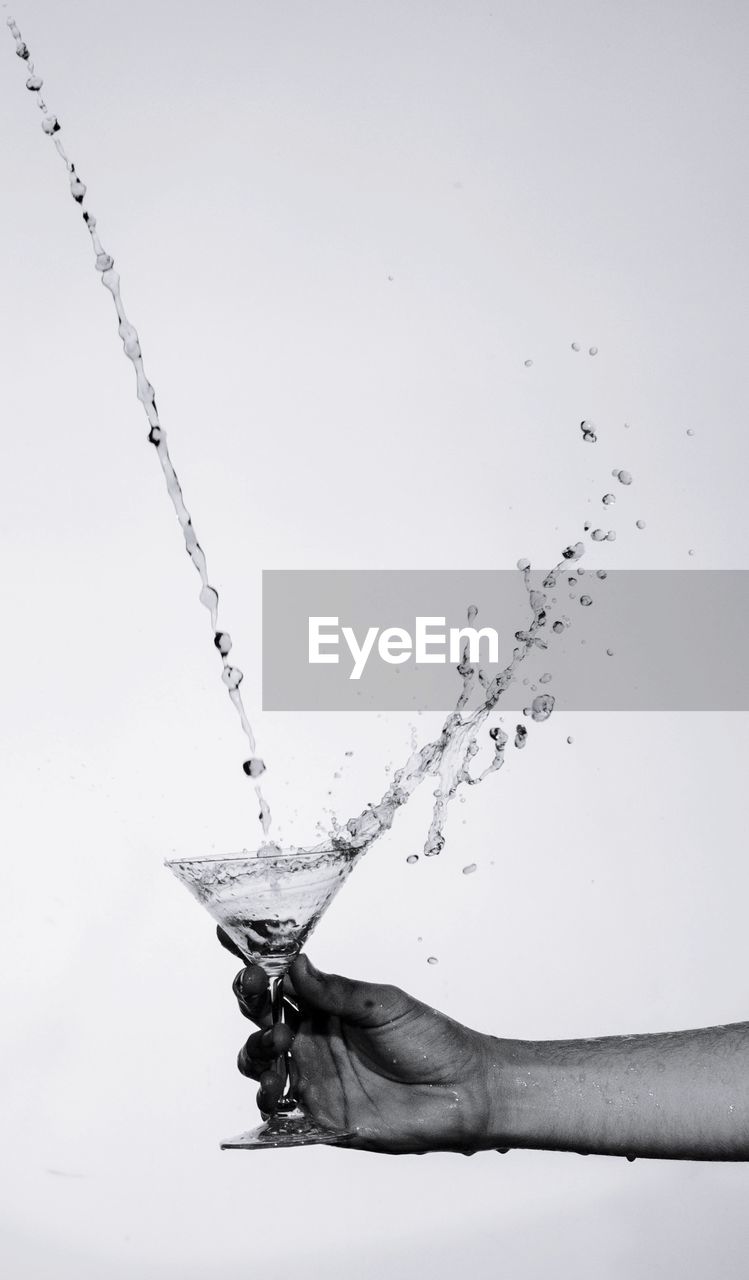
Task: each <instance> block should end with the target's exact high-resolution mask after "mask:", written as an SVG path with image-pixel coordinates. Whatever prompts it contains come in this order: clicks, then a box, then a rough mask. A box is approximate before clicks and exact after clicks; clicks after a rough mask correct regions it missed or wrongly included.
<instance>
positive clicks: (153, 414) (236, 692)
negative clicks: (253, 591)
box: [7, 18, 271, 835]
mask: <svg viewBox="0 0 749 1280" xmlns="http://www.w3.org/2000/svg"><path fill="white" fill-rule="evenodd" d="M7 25H8V28H9V30H10V34H11V35H12V37H13V39H14V40H15V42H16V54H17V56H18V57H19V58H21V59H22V61H24V62H25V63H26V70H27V72H28V78H27V80H26V88H27V89H28V90H29V91H30V92H31V93H33V94H34V96H35V98H36V104H37V106H38V108H39V110H40V111H41V112H42V129H43V131H44V133H46V134H47V135H48V136H49V137H51V138H52V141H53V142H54V145H55V149H56V150H57V153H58V155H59V156H60V159H61V160H62V161H63V163H64V165H65V168H66V169H67V172H68V175H69V181H70V194H71V195H72V197H73V199H74V200H75V202H76V204H77V205H79V206H81V211H82V214H83V220H84V222H85V224H86V227H87V229H88V232H89V235H90V236H91V243H92V245H93V249H94V255H95V266H96V270H97V271H99V272H100V273H101V282H102V284H103V285H104V288H105V289H107V290H108V291H109V293H110V294H111V296H112V301H113V302H114V306H115V310H116V312H117V319H118V322H119V329H118V331H119V335H120V338H121V340H122V346H123V350H124V352H125V355H126V356H127V358H128V360H129V361H130V363H131V364H132V366H133V369H134V370H135V379H136V393H137V396H138V399H139V400H140V402H141V404H142V406H143V409H144V412H145V414H146V418H147V419H148V426H149V431H148V440H149V441H150V443H151V444H152V445H153V446H154V448H155V450H156V455H157V457H158V460H159V463H160V464H161V470H162V472H163V473H164V479H165V481H166V487H167V492H168V494H169V497H170V498H171V500H172V505H173V507H174V510H175V513H176V515H177V519H178V521H179V524H180V528H181V529H182V536H183V538H184V540H185V550H186V551H187V554H188V556H189V557H190V560H191V561H192V563H193V564H194V566H195V568H196V570H197V572H198V574H199V576H200V597H199V598H200V603H201V604H202V605H203V606H204V608H205V609H207V611H208V614H209V616H210V621H211V630H212V632H213V639H214V644H215V647H216V649H217V650H218V653H219V656H220V658H221V662H222V667H223V669H222V672H221V678H222V680H223V682H224V684H225V686H226V689H227V692H228V694H229V698H230V699H231V701H232V703H233V705H234V707H235V709H236V712H237V715H238V716H239V721H240V724H241V726H242V730H243V732H244V735H245V738H246V740H247V748H248V752H249V756H248V759H247V760H246V761H245V762H244V765H243V769H244V772H245V774H246V775H247V776H248V777H249V778H250V779H251V781H252V783H253V786H254V789H255V795H256V797H257V802H258V806H259V813H258V817H259V819H260V823H261V825H262V828H263V832H264V834H265V835H267V834H268V830H269V828H270V817H271V815H270V809H269V808H268V805H267V803H266V801H265V798H264V796H263V792H262V788H261V786H260V782H259V781H258V779H259V778H260V776H261V774H262V773H264V772H265V765H264V763H263V761H262V760H261V759H260V758H259V757H258V756H257V755H256V746H255V735H254V733H253V731H252V726H251V724H250V721H249V719H248V717H247V713H246V711H245V708H244V703H243V702H242V695H241V693H240V689H239V686H240V685H241V683H242V679H243V675H242V672H241V670H240V669H239V667H234V666H232V665H231V663H230V662H229V652H230V650H231V647H232V642H231V637H230V635H229V634H228V632H226V631H223V630H222V629H220V628H219V622H218V592H217V591H216V588H215V587H213V586H211V583H210V580H209V577H208V566H207V563H206V558H205V553H204V551H203V548H202V547H201V545H200V543H199V541H198V537H197V534H196V532H195V527H194V525H193V521H192V517H191V515H190V513H189V511H188V509H187V507H186V505H185V501H184V497H183V494H182V486H181V485H180V482H179V479H178V476H177V472H176V471H175V469H174V466H173V464H172V460H171V457H170V456H169V449H168V448H167V443H166V431H165V430H164V428H163V426H162V424H161V420H160V418H159V414H158V411H157V409H156V394H155V392H154V389H153V387H152V385H151V383H150V382H149V381H148V378H147V377H146V373H145V369H144V367H143V356H142V354H141V348H140V342H139V339H138V333H137V330H136V329H135V327H134V326H133V325H132V324H131V323H130V321H129V320H128V318H127V315H126V313H125V307H124V304H123V302H122V294H121V292H120V277H119V275H118V273H117V272H116V271H115V270H114V259H113V258H112V257H111V255H110V254H108V253H107V252H106V250H105V248H104V246H103V244H102V243H101V240H100V239H99V235H98V232H97V229H96V218H95V217H94V216H93V214H91V213H89V212H88V211H87V210H85V209H83V208H82V205H83V200H84V197H85V195H86V186H85V183H84V182H82V181H81V179H80V177H79V176H78V173H77V172H76V168H75V165H74V164H73V163H72V161H71V160H70V159H69V158H68V156H67V154H66V152H65V149H64V147H63V145H62V141H61V139H60V132H61V126H60V123H59V121H58V119H57V117H56V116H54V115H52V114H51V113H50V112H49V109H48V107H47V104H46V102H45V101H44V98H43V97H42V94H41V90H42V85H43V81H42V79H41V76H39V75H38V74H37V73H36V71H35V69H34V63H33V62H32V60H31V56H30V53H29V49H28V46H27V44H26V42H25V41H24V40H23V38H22V36H21V32H20V31H19V29H18V26H17V25H16V22H15V20H14V19H13V18H8V20H7Z"/></svg>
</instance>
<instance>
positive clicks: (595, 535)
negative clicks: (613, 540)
mask: <svg viewBox="0 0 749 1280" xmlns="http://www.w3.org/2000/svg"><path fill="white" fill-rule="evenodd" d="M590 536H591V538H592V539H593V541H594V542H605V541H606V534H605V533H604V532H603V529H594V530H593V532H592V533H591V535H590Z"/></svg>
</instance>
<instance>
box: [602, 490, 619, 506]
mask: <svg viewBox="0 0 749 1280" xmlns="http://www.w3.org/2000/svg"><path fill="white" fill-rule="evenodd" d="M601 502H602V503H603V505H604V507H610V506H611V503H612V502H616V495H615V494H613V493H604V495H603V497H602V498H601Z"/></svg>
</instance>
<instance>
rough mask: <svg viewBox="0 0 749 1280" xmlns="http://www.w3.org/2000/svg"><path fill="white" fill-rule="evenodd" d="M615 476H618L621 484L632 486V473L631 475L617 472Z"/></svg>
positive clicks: (627, 472)
mask: <svg viewBox="0 0 749 1280" xmlns="http://www.w3.org/2000/svg"><path fill="white" fill-rule="evenodd" d="M615 475H616V478H617V480H618V481H619V484H631V483H632V476H631V473H630V472H629V471H617V472H615Z"/></svg>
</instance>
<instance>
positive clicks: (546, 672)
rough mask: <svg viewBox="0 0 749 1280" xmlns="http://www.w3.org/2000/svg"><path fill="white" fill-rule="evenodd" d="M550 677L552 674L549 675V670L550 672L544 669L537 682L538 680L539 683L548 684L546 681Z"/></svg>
mask: <svg viewBox="0 0 749 1280" xmlns="http://www.w3.org/2000/svg"><path fill="white" fill-rule="evenodd" d="M551 678H552V676H551V672H550V671H544V673H543V675H542V676H541V678H540V679H539V682H538V683H539V684H548V683H549V681H550V680H551Z"/></svg>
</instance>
